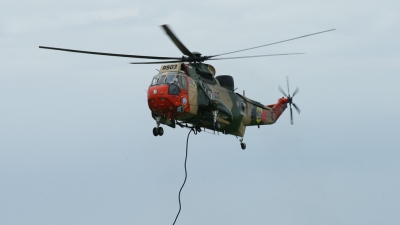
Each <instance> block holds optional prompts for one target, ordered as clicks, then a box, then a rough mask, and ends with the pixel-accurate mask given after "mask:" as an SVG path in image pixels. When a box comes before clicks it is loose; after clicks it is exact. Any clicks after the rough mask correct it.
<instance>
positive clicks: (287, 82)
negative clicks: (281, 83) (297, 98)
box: [286, 76, 290, 95]
mask: <svg viewBox="0 0 400 225" xmlns="http://www.w3.org/2000/svg"><path fill="white" fill-rule="evenodd" d="M286 85H287V92H288V95H290V91H289V77H288V76H286Z"/></svg>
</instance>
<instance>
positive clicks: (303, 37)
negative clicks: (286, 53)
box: [210, 29, 336, 57]
mask: <svg viewBox="0 0 400 225" xmlns="http://www.w3.org/2000/svg"><path fill="white" fill-rule="evenodd" d="M334 30H336V29H330V30H325V31H321V32H317V33H312V34H307V35H303V36H300V37H295V38H291V39H287V40H283V41H278V42H274V43H270V44H266V45H260V46H256V47H252V48H246V49H242V50H237V51H233V52H227V53H223V54H218V55H213V56H210V57H216V56H221V55H227V54H232V53H236V52H243V51H247V50H251V49H255V48H261V47H265V46H270V45H275V44H279V43H283V42H287V41H292V40H296V39H300V38H304V37H308V36H312V35H317V34H322V33H325V32H329V31H334Z"/></svg>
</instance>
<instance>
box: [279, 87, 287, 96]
mask: <svg viewBox="0 0 400 225" xmlns="http://www.w3.org/2000/svg"><path fill="white" fill-rule="evenodd" d="M278 89H279V91H280V92H281V93H282V94H283V95H284V96H285V97H286V98H288V96H287V94H286V93H285V92H284V91H283V90H282V88H281V86H279V87H278Z"/></svg>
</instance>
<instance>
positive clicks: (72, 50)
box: [39, 46, 181, 60]
mask: <svg viewBox="0 0 400 225" xmlns="http://www.w3.org/2000/svg"><path fill="white" fill-rule="evenodd" d="M39 48H44V49H50V50H58V51H66V52H75V53H85V54H92V55H106V56H117V57H126V58H141V59H159V60H166V59H176V60H179V59H181V58H176V57H159V56H145V55H125V54H113V53H106V52H89V51H81V50H74V49H66V48H53V47H46V46H39Z"/></svg>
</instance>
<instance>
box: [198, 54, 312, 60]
mask: <svg viewBox="0 0 400 225" xmlns="http://www.w3.org/2000/svg"><path fill="white" fill-rule="evenodd" d="M301 54H304V53H284V54H271V55H251V56H239V57H226V58H210V59H206V60H220V59H242V58H255V57H267V56H281V55H301Z"/></svg>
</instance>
